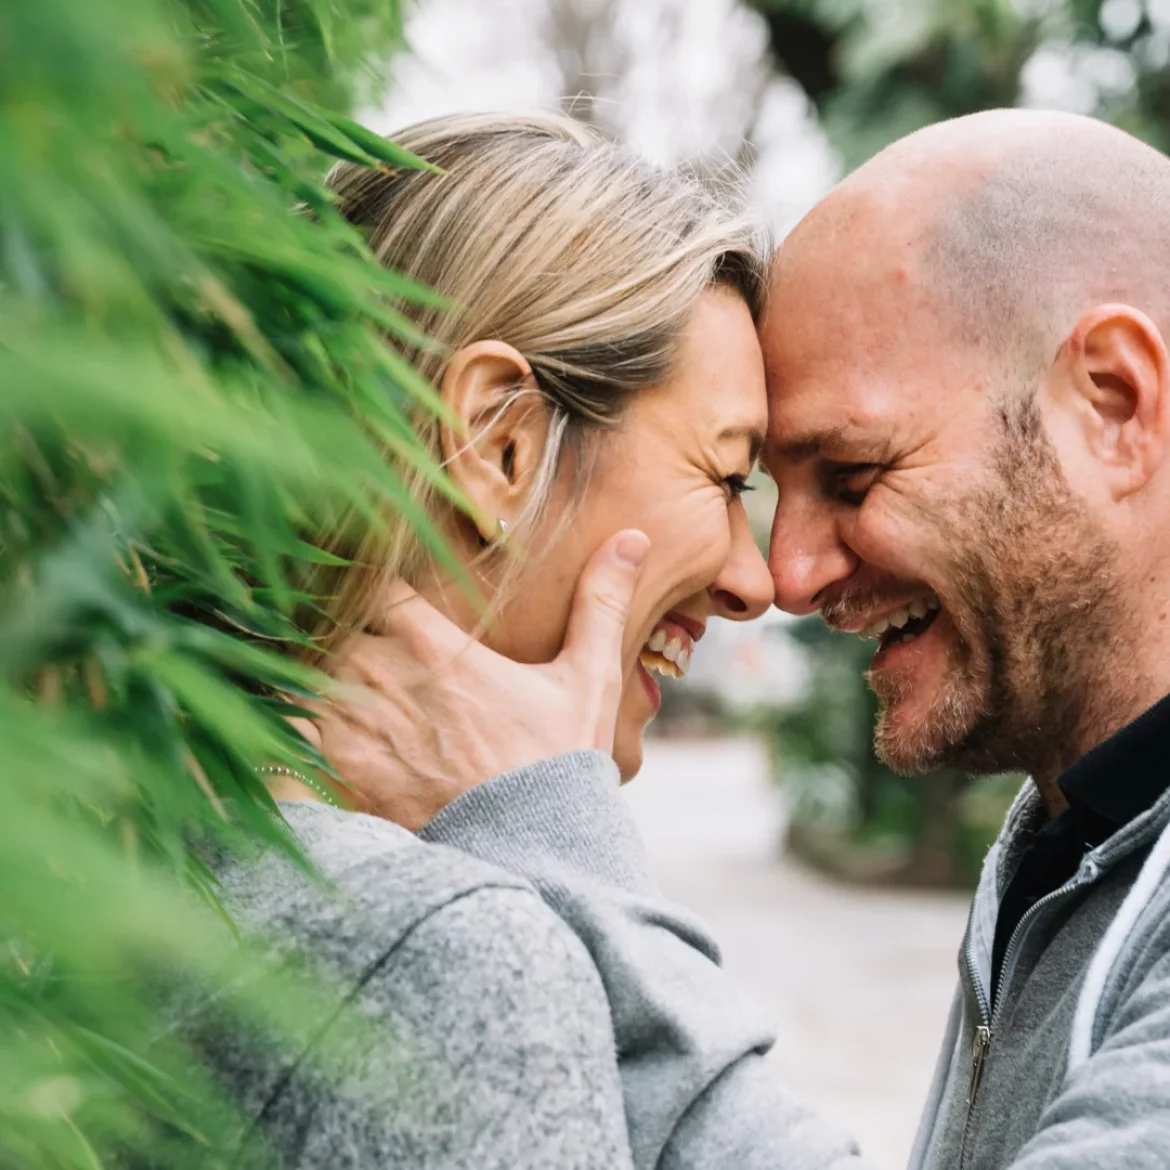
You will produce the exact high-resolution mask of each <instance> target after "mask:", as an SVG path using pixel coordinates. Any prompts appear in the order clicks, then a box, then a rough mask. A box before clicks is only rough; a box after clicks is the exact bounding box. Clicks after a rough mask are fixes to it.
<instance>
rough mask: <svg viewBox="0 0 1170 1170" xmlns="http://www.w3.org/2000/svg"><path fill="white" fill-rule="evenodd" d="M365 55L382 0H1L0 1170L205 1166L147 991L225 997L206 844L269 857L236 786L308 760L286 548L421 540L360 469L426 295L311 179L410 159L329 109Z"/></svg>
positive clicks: (193, 1095)
mask: <svg viewBox="0 0 1170 1170" xmlns="http://www.w3.org/2000/svg"><path fill="white" fill-rule="evenodd" d="M400 35H401V13H400V11H399V6H398V3H397V0H118V2H117V3H96V2H94V0H36V2H35V3H11V4H6V5H3V6H2V7H0V743H2V744H3V764H2V765H0V890H3V898H2V899H0V1037H3V1040H2V1042H0V1165H3V1166H5V1167H30V1168H31V1167H36V1170H46V1168H49V1167H82V1166H84V1167H95V1166H100V1165H108V1164H110V1163H111V1160H118V1162H119V1164H134V1165H145V1164H155V1165H165V1166H168V1167H176V1166H181V1165H188V1164H189V1165H199V1166H214V1165H220V1164H226V1162H227V1161H228V1160H229V1152H227V1144H228V1143H227V1139H228V1135H230V1132H231V1126H230V1125H229V1124H228V1122H227V1120H226V1119H227V1114H226V1113H225V1112H224V1111H223V1110H222V1109H221V1108H220V1107H219V1106H218V1105H217V1104H216V1102H215V1100H214V1094H212V1093H211V1092H210V1090H209V1088H208V1086H207V1085H206V1084H204V1083H203V1081H202V1080H201V1079H200V1077H199V1075H198V1072H197V1070H196V1069H195V1067H194V1066H193V1065H192V1064H191V1062H190V1061H189V1059H188V1056H187V1054H186V1053H185V1052H184V1051H183V1049H182V1048H181V1046H179V1045H177V1044H175V1043H162V1042H160V1040H159V1037H158V1035H157V1033H158V1031H159V1015H158V1007H159V1001H158V995H157V988H158V986H159V985H160V981H161V982H162V983H165V982H166V981H167V980H168V979H169V978H171V977H172V976H176V975H177V973H179V972H183V973H185V977H189V978H191V979H204V980H207V981H208V982H209V985H211V986H215V985H217V983H216V981H221V982H222V980H223V979H225V978H226V975H225V974H224V970H225V969H224V968H223V967H222V964H223V963H224V962H225V961H226V957H227V955H226V952H225V950H224V942H225V935H226V932H225V931H224V929H223V922H222V919H221V918H220V916H219V915H218V913H217V911H216V903H215V889H214V883H213V881H212V880H211V878H210V874H209V872H208V870H207V868H206V867H205V865H204V863H203V861H202V860H201V858H202V857H203V856H205V855H206V850H207V849H210V848H228V849H234V848H243V847H245V842H247V841H257V840H258V841H261V842H268V843H270V844H274V845H275V846H277V847H279V848H282V849H286V850H288V851H289V852H290V853H291V854H294V855H295V848H294V846H293V844H292V842H291V839H290V837H289V835H288V834H287V833H286V832H285V830H284V825H283V821H282V820H281V819H280V818H279V816H278V815H277V814H276V813H275V810H274V806H273V804H272V801H271V800H270V798H269V797H268V795H267V793H266V791H265V789H264V787H263V785H262V784H261V783H259V782H258V780H257V778H256V775H255V773H254V771H253V767H254V765H256V764H257V763H259V762H261V761H265V762H281V761H284V762H288V763H296V762H298V761H303V760H306V759H311V753H310V752H309V749H308V747H307V745H306V744H305V743H304V742H303V741H301V740H300V739H299V738H298V737H296V736H295V735H293V733H292V732H291V731H289V729H288V727H287V724H286V723H285V721H284V719H283V716H284V715H285V714H286V713H287V712H288V711H289V710H291V709H293V708H291V707H290V706H289V705H288V703H289V701H290V699H291V700H293V701H295V700H296V699H297V698H299V697H303V696H305V695H308V694H311V693H312V692H313V690H314V688H315V687H316V685H317V682H318V679H317V676H316V675H314V673H313V672H312V671H310V670H308V669H306V668H305V667H303V666H300V665H298V664H297V661H296V654H295V652H296V650H297V649H298V648H299V647H300V646H301V645H302V644H303V642H304V635H303V634H302V633H301V623H300V622H299V621H298V620H297V615H298V613H304V612H309V613H311V612H312V611H313V609H314V606H315V603H316V602H315V598H314V597H313V596H312V595H311V593H310V592H307V586H306V584H305V582H306V581H307V580H308V579H309V576H310V574H311V572H312V570H313V567H314V565H316V564H319V563H321V562H322V561H326V560H328V558H327V557H326V555H325V554H324V553H322V552H320V551H319V550H317V549H316V548H315V547H314V546H313V544H312V543H311V542H310V540H307V539H306V536H305V534H306V533H313V532H315V531H318V530H319V529H320V527H321V526H322V525H327V524H329V523H330V522H331V521H332V520H334V519H336V518H337V517H339V516H341V515H342V514H345V513H350V512H352V511H355V510H356V512H357V513H358V514H359V515H361V516H362V517H363V519H364V521H365V522H367V523H369V524H373V525H377V524H381V523H386V522H387V520H388V518H389V517H391V516H393V515H395V514H400V515H401V514H403V512H404V510H405V515H406V518H407V520H408V521H410V522H414V523H417V524H421V525H422V529H423V535H424V536H425V538H426V539H427V540H428V541H429V542H430V543H431V545H432V547H434V548H436V549H437V550H438V549H440V545H439V543H438V538H437V535H436V533H435V532H434V531H432V530H430V529H429V528H427V527H426V525H425V523H423V522H422V520H421V518H420V517H418V516H416V515H414V514H413V512H410V511H409V510H408V509H407V505H406V501H405V498H404V496H403V489H402V484H401V482H400V479H399V478H398V476H397V475H396V474H395V472H394V471H393V469H392V467H391V465H390V464H389V463H388V462H387V460H386V459H385V458H384V457H383V454H382V453H383V451H384V450H385V449H387V448H389V449H392V450H394V451H395V452H397V453H398V455H399V456H400V458H401V459H405V460H412V461H414V462H416V463H418V464H420V465H422V466H427V467H429V466H430V465H429V461H428V457H427V455H426V453H425V451H423V450H422V449H421V448H420V446H419V445H418V443H417V441H416V440H415V439H414V437H413V431H412V428H411V426H410V425H409V418H410V415H411V414H412V412H414V411H415V410H417V409H424V410H425V409H430V407H431V406H432V405H433V396H432V392H431V390H430V388H429V386H427V385H425V384H424V383H422V382H421V380H420V379H419V378H418V377H417V376H416V375H415V374H414V372H413V371H412V369H411V368H410V367H409V366H407V365H406V363H404V362H403V361H402V360H401V359H400V358H399V357H398V356H397V354H396V351H395V348H394V345H393V341H394V338H395V337H396V336H401V335H403V334H404V333H408V332H409V331H410V327H409V325H408V324H407V322H406V320H405V318H404V316H403V314H402V312H401V306H402V304H403V302H404V301H406V300H409V299H411V298H427V297H430V296H432V295H433V294H430V293H429V292H427V291H426V290H423V289H419V288H416V287H415V286H413V285H412V284H411V283H410V282H408V281H407V280H405V279H402V278H400V277H398V276H396V275H394V274H392V273H388V272H385V271H383V270H382V269H380V268H379V267H378V265H377V264H376V263H375V262H374V260H373V259H372V257H371V256H370V255H369V254H368V252H367V250H366V248H365V246H364V244H363V241H362V239H361V238H360V237H359V235H358V234H357V233H356V232H354V231H353V230H351V229H350V228H349V227H348V226H347V225H346V224H345V223H344V221H343V220H342V219H341V217H339V216H338V215H337V214H336V213H335V212H334V211H333V209H332V206H331V203H330V201H329V199H328V198H327V197H326V195H325V194H324V191H323V187H322V183H321V176H322V175H323V173H324V169H325V166H326V165H327V163H328V162H329V161H330V159H331V158H343V159H350V160H353V161H357V162H359V163H362V164H365V165H368V166H371V167H396V166H402V165H413V163H414V161H415V160H412V159H410V158H409V157H407V156H404V155H403V153H402V152H400V151H399V150H397V149H396V148H395V147H394V146H393V145H392V144H389V143H385V142H383V141H381V140H380V139H378V138H376V137H374V136H372V135H370V134H369V133H367V132H365V131H364V130H362V129H361V128H360V127H358V126H355V125H354V124H353V123H351V122H350V121H348V120H347V119H346V118H345V117H344V116H343V112H344V110H345V109H346V108H347V107H349V106H350V105H351V103H352V102H353V101H354V100H355V98H357V97H358V96H359V95H361V96H364V95H366V94H368V93H370V92H372V91H373V89H374V88H375V87H376V86H377V85H378V83H379V78H378V76H377V73H376V72H375V71H373V70H372V69H371V68H370V67H369V66H370V62H371V61H375V60H378V61H381V62H382V63H383V66H384V63H385V61H386V60H388V59H389V55H390V51H391V50H392V49H393V48H394V47H395V46H396V45H397V44H398V43H399V41H400ZM431 471H432V473H433V474H434V475H436V476H437V475H438V474H439V473H438V471H437V470H436V469H434V468H431ZM195 846H198V849H196V848H195ZM192 892H194V893H195V894H196V895H197V897H193V896H192ZM227 938H228V941H230V936H227ZM237 974H238V973H237ZM251 998H252V999H253V1001H257V1000H264V998H265V997H264V996H263V995H262V994H260V992H259V990H256V994H254V995H253V996H252V997H251Z"/></svg>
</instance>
